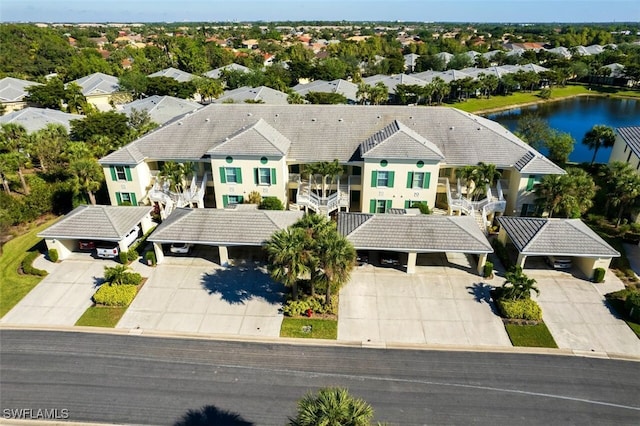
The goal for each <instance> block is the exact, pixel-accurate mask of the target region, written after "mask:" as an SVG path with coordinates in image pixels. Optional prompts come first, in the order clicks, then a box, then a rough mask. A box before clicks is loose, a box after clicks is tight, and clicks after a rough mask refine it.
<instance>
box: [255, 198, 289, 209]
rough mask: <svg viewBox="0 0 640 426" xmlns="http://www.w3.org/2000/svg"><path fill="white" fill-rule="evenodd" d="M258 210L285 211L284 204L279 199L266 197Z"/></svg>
mask: <svg viewBox="0 0 640 426" xmlns="http://www.w3.org/2000/svg"><path fill="white" fill-rule="evenodd" d="M258 208H259V209H260V210H284V204H282V201H280V199H279V198H278V197H264V198H263V199H262V201H261V202H260V205H259V206H258Z"/></svg>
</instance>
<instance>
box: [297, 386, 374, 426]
mask: <svg viewBox="0 0 640 426" xmlns="http://www.w3.org/2000/svg"><path fill="white" fill-rule="evenodd" d="M372 418H373V408H372V407H371V405H369V404H368V403H367V402H366V401H364V400H362V399H360V398H354V397H352V396H351V395H349V392H348V391H347V390H346V389H342V388H324V389H320V390H319V391H318V394H317V395H315V394H313V393H308V394H307V395H305V396H304V397H303V398H302V399H301V400H300V401H298V414H297V416H296V418H295V419H290V425H292V426H367V425H369V424H370V422H371V419H372Z"/></svg>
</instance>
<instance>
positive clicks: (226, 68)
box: [204, 63, 251, 78]
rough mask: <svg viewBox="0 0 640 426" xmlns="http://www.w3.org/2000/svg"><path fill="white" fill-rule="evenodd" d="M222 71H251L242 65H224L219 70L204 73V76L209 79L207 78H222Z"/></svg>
mask: <svg viewBox="0 0 640 426" xmlns="http://www.w3.org/2000/svg"><path fill="white" fill-rule="evenodd" d="M222 71H242V72H249V71H251V69H250V68H247V67H245V66H244V65H240V64H235V63H233V64H229V65H225V66H223V67H220V68H216V69H213V70H211V71H207V72H205V73H204V76H205V77H209V78H220V77H221V76H222Z"/></svg>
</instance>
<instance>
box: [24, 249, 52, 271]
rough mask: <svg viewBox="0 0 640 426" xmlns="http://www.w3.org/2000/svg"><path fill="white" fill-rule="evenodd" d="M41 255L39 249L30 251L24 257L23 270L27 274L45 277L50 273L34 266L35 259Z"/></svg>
mask: <svg viewBox="0 0 640 426" xmlns="http://www.w3.org/2000/svg"><path fill="white" fill-rule="evenodd" d="M39 255H40V253H39V252H37V251H30V252H29V253H27V255H26V256H25V257H24V259H22V265H21V266H22V272H24V273H25V274H27V275H37V276H39V277H44V276H46V275H47V274H48V272H47V271H44V270H42V269H38V268H35V267H34V266H33V261H34V260H36V258H37V257H38V256H39Z"/></svg>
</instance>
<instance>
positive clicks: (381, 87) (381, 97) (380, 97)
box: [370, 81, 389, 105]
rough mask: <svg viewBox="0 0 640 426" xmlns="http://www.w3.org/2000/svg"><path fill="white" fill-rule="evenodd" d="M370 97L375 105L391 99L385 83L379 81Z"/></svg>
mask: <svg viewBox="0 0 640 426" xmlns="http://www.w3.org/2000/svg"><path fill="white" fill-rule="evenodd" d="M370 97H371V103H372V104H373V105H380V104H383V103H385V102H386V101H387V100H388V99H389V89H388V88H387V86H386V85H385V84H384V83H383V82H381V81H379V82H377V83H376V84H375V85H374V86H373V88H372V89H371V92H370Z"/></svg>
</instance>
